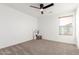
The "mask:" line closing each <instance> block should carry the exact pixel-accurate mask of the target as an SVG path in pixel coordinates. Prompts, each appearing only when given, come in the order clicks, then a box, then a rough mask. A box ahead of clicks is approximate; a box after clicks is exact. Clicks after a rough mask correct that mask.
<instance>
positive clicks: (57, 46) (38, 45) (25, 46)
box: [0, 40, 79, 55]
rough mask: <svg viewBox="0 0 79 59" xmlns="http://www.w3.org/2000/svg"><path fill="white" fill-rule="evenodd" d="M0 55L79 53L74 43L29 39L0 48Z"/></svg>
mask: <svg viewBox="0 0 79 59" xmlns="http://www.w3.org/2000/svg"><path fill="white" fill-rule="evenodd" d="M0 54H1V55H79V50H78V49H77V47H76V46H75V45H71V44H65V43H60V42H55V41H49V40H31V41H27V42H24V43H21V44H18V45H15V46H11V47H7V48H4V49H1V50H0Z"/></svg>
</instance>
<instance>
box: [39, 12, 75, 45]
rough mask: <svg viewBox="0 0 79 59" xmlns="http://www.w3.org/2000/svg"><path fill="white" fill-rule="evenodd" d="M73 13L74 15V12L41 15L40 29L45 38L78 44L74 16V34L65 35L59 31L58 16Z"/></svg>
mask: <svg viewBox="0 0 79 59" xmlns="http://www.w3.org/2000/svg"><path fill="white" fill-rule="evenodd" d="M71 14H72V15H74V13H62V14H59V15H56V14H53V15H43V16H41V18H39V29H40V31H41V33H42V35H43V38H44V39H47V40H53V41H59V42H64V43H70V44H76V39H75V23H74V21H75V20H74V17H73V36H65V35H59V34H58V33H59V31H58V28H59V27H58V17H59V16H66V15H71Z"/></svg>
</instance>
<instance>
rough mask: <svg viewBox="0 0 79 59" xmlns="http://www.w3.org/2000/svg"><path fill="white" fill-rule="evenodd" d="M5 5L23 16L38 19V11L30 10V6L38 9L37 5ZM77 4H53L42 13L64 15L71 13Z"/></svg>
mask: <svg viewBox="0 0 79 59" xmlns="http://www.w3.org/2000/svg"><path fill="white" fill-rule="evenodd" d="M47 4H50V3H44V5H47ZM5 5H7V6H9V7H12V8H14V9H16V10H18V11H21V12H23V13H25V14H29V15H32V16H34V17H39V16H40V15H41V14H40V10H39V9H35V8H31V7H30V5H33V6H37V7H39V3H6V4H5ZM77 5H78V4H77V3H76V4H75V3H55V4H54V6H52V7H50V8H47V9H46V10H44V13H45V14H46V15H49V14H59V13H64V12H72V11H74V10H75V9H76V7H77Z"/></svg>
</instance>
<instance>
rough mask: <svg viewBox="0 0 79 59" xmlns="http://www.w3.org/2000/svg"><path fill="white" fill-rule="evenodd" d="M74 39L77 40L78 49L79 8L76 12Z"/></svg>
mask: <svg viewBox="0 0 79 59" xmlns="http://www.w3.org/2000/svg"><path fill="white" fill-rule="evenodd" d="M76 39H77V47H78V48H79V6H78V8H77V10H76Z"/></svg>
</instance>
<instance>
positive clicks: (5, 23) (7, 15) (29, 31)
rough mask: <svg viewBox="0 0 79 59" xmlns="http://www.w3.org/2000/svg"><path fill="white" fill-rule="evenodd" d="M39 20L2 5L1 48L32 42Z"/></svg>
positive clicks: (0, 7)
mask: <svg viewBox="0 0 79 59" xmlns="http://www.w3.org/2000/svg"><path fill="white" fill-rule="evenodd" d="M35 29H37V18H35V17H32V16H30V15H27V14H23V13H21V12H19V11H17V10H15V9H13V8H10V7H8V6H6V5H2V4H0V48H4V47H7V46H11V45H14V44H18V43H22V42H25V41H28V40H32V36H33V31H34V30H35Z"/></svg>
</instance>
